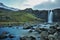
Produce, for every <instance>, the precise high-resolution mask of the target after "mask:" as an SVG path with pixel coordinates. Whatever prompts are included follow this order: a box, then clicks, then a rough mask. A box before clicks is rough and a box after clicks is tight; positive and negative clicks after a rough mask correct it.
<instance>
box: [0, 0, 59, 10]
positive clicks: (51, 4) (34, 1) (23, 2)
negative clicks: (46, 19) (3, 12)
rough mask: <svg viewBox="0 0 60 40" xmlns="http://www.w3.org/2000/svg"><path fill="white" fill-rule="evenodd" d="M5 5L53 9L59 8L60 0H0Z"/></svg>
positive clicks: (21, 7) (19, 7) (20, 7)
mask: <svg viewBox="0 0 60 40" xmlns="http://www.w3.org/2000/svg"><path fill="white" fill-rule="evenodd" d="M0 2H1V3H3V4H4V5H6V6H9V7H13V8H18V9H22V10H23V9H26V8H32V9H38V10H40V9H41V10H44V9H53V8H60V5H59V4H60V0H0Z"/></svg>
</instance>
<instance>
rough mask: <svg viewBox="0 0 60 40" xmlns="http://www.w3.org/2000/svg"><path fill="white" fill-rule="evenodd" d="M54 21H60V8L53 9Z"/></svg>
mask: <svg viewBox="0 0 60 40" xmlns="http://www.w3.org/2000/svg"><path fill="white" fill-rule="evenodd" d="M53 13H54V15H53V21H54V22H60V9H54V10H53Z"/></svg>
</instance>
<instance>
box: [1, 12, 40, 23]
mask: <svg viewBox="0 0 60 40" xmlns="http://www.w3.org/2000/svg"><path fill="white" fill-rule="evenodd" d="M2 15H3V16H7V17H9V20H7V19H6V20H3V21H5V22H33V21H37V19H38V18H37V17H35V16H34V15H33V14H31V13H27V12H20V11H18V12H12V11H9V12H8V11H2V12H0V17H1V16H2ZM39 20H40V19H39ZM3 21H2V20H0V22H3Z"/></svg>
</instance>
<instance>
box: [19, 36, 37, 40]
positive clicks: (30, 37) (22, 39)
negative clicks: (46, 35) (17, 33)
mask: <svg viewBox="0 0 60 40" xmlns="http://www.w3.org/2000/svg"><path fill="white" fill-rule="evenodd" d="M20 40H36V38H35V37H33V36H29V37H28V36H24V37H20Z"/></svg>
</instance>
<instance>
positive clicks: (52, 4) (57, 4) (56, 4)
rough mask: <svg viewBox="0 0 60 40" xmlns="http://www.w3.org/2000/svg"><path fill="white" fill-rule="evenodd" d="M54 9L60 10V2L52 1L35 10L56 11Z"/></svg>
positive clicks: (36, 7) (40, 5) (36, 6)
mask: <svg viewBox="0 0 60 40" xmlns="http://www.w3.org/2000/svg"><path fill="white" fill-rule="evenodd" d="M54 8H60V0H51V1H48V2H44V3H42V4H38V5H35V6H34V7H33V9H39V10H44V9H54Z"/></svg>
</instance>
